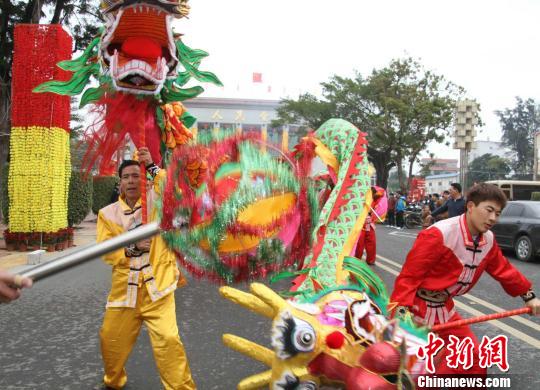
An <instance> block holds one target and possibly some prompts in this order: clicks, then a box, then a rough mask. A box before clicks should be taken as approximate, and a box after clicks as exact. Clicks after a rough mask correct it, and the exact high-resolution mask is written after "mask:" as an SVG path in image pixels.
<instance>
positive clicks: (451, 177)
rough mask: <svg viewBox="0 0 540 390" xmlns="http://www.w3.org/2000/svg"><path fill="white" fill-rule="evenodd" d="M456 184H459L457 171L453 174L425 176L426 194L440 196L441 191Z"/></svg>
mask: <svg viewBox="0 0 540 390" xmlns="http://www.w3.org/2000/svg"><path fill="white" fill-rule="evenodd" d="M456 182H459V171H458V172H454V173H445V174H440V175H431V176H426V184H425V186H426V187H425V188H426V193H427V194H434V193H436V194H441V193H442V192H443V191H445V190H447V189H448V188H450V184H452V183H456Z"/></svg>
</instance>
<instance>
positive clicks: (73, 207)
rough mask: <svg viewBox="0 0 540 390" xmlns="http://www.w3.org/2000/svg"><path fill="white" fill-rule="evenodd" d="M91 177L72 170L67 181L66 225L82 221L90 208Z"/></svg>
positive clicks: (91, 194)
mask: <svg viewBox="0 0 540 390" xmlns="http://www.w3.org/2000/svg"><path fill="white" fill-rule="evenodd" d="M92 196H93V193H92V178H91V177H87V178H85V177H84V174H83V173H82V172H80V171H72V172H71V178H70V181H69V195H68V226H75V225H78V224H80V223H81V222H82V221H84V218H86V216H87V215H88V213H89V212H90V209H91V208H92Z"/></svg>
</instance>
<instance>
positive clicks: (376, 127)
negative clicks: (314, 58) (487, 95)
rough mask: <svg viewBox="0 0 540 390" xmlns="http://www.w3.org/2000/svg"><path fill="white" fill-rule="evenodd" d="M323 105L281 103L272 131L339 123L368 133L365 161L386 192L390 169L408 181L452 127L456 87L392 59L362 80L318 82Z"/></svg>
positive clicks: (309, 100)
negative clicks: (427, 152)
mask: <svg viewBox="0 0 540 390" xmlns="http://www.w3.org/2000/svg"><path fill="white" fill-rule="evenodd" d="M321 85H322V87H323V99H318V98H316V97H315V96H313V95H309V94H306V95H302V96H300V98H299V99H298V100H283V101H282V104H281V107H280V108H279V109H278V115H279V118H278V119H277V120H276V121H275V122H273V123H272V125H273V126H275V125H279V124H282V123H294V124H299V125H303V126H308V127H312V128H316V127H318V126H319V125H320V124H321V123H322V122H324V121H325V120H327V119H329V118H331V117H335V118H343V119H345V120H348V121H349V122H351V123H353V124H355V125H356V126H357V127H359V128H360V129H361V130H362V131H364V132H367V133H368V139H369V146H368V156H369V159H370V161H371V162H372V163H373V165H374V166H375V169H376V171H377V183H378V185H381V186H384V187H386V184H387V180H388V173H389V170H390V168H391V167H392V166H397V167H398V175H399V182H400V183H401V184H400V187H403V186H405V179H404V178H405V173H404V172H403V169H402V168H401V167H402V164H403V163H404V162H408V164H409V176H410V175H411V174H412V169H413V165H414V164H415V162H416V161H417V159H418V156H419V154H420V153H421V152H423V151H424V150H425V148H426V146H427V144H428V143H429V142H431V141H437V142H443V141H444V139H445V136H446V135H448V133H449V130H450V128H451V126H452V121H453V115H454V108H455V101H456V99H457V98H459V97H460V96H461V94H462V93H463V89H462V88H461V87H458V86H456V85H455V84H453V83H451V82H449V81H447V80H446V79H445V78H444V76H441V75H437V74H435V73H433V72H432V71H429V70H426V69H425V68H424V67H423V66H422V65H421V64H420V63H419V62H418V61H416V60H414V59H412V58H404V59H394V60H392V61H390V63H389V64H388V65H387V66H386V67H384V68H382V69H375V70H373V71H372V73H371V74H370V75H369V76H368V77H363V76H362V75H361V74H360V73H357V74H356V76H355V77H354V78H348V77H341V76H337V75H334V76H333V77H331V78H330V80H329V81H327V82H323V83H322V84H321Z"/></svg>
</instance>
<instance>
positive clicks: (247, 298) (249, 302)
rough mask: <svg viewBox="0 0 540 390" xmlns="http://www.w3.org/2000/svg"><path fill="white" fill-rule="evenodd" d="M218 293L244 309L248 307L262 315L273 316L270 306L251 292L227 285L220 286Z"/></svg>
mask: <svg viewBox="0 0 540 390" xmlns="http://www.w3.org/2000/svg"><path fill="white" fill-rule="evenodd" d="M219 293H220V294H221V296H222V297H224V298H226V299H228V300H229V301H231V302H233V303H236V304H237V305H240V306H243V307H245V308H246V309H249V310H251V311H253V312H255V313H257V314H260V315H262V316H264V317H268V318H273V317H274V315H275V313H274V310H273V309H272V307H271V306H269V305H267V304H266V303H264V302H263V301H262V300H260V299H259V298H257V297H256V296H255V295H253V294H250V293H246V292H244V291H240V290H237V289H235V288H232V287H229V286H223V287H221V288H220V289H219Z"/></svg>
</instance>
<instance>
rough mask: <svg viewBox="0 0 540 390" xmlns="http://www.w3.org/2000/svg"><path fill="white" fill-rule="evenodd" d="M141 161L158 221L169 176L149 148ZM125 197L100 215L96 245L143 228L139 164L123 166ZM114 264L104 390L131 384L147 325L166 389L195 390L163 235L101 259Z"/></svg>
mask: <svg viewBox="0 0 540 390" xmlns="http://www.w3.org/2000/svg"><path fill="white" fill-rule="evenodd" d="M139 161H140V163H143V164H145V166H146V167H147V171H148V173H149V174H150V175H152V176H153V177H154V187H153V188H152V189H151V190H150V191H148V195H147V200H148V202H147V203H148V208H149V210H150V211H151V212H149V214H148V215H149V216H152V217H154V215H155V211H154V210H152V209H153V207H152V206H153V203H154V200H155V199H156V197H157V193H158V191H159V182H160V181H162V180H163V178H164V177H165V171H164V170H161V171H160V169H159V168H158V167H157V166H156V165H155V164H153V162H152V158H151V156H150V153H149V152H148V149H147V148H141V149H140V150H139ZM118 173H119V176H120V190H121V195H120V199H119V200H118V202H115V203H113V204H111V205H109V206H107V207H104V208H103V209H101V210H100V211H99V217H98V223H97V240H98V242H101V241H105V240H108V239H110V238H112V237H115V236H118V235H120V234H122V233H124V232H126V231H128V230H131V229H134V228H136V227H138V226H139V225H141V220H142V209H141V189H140V188H141V185H140V180H141V177H140V167H139V162H137V161H134V160H126V161H124V162H123V163H122V165H120V168H119V172H118ZM103 259H104V260H105V262H107V263H108V264H110V265H112V267H113V270H112V271H113V274H112V288H111V292H110V294H109V298H108V301H107V309H106V311H105V317H104V319H103V326H102V328H101V331H100V339H101V353H102V356H103V363H104V368H105V376H104V378H103V380H104V382H105V385H106V386H107V387H109V388H113V389H121V388H122V387H124V386H125V384H126V382H127V374H126V370H125V368H124V365H125V363H126V361H127V359H128V356H129V354H130V353H131V350H132V348H133V345H134V344H135V341H136V340H137V336H138V334H139V330H140V328H141V325H142V323H143V322H144V324H145V325H146V327H147V329H148V333H149V335H150V342H151V343H152V348H153V350H154V358H155V361H156V365H157V368H158V370H159V374H160V377H161V382H162V384H163V386H164V387H165V389H167V390H169V389H174V390H179V389H195V388H196V387H195V383H194V382H193V379H192V377H191V371H190V369H189V364H188V361H187V357H186V353H185V350H184V346H183V345H182V342H181V340H180V336H179V335H178V326H177V324H176V310H175V301H174V291H175V290H176V287H177V286H182V285H183V284H185V280H184V278H183V276H182V275H181V273H180V271H179V270H178V267H177V264H176V258H175V255H174V253H172V252H171V251H170V250H169V249H168V248H167V246H166V245H165V242H164V241H163V239H162V238H161V237H160V236H156V237H153V238H152V239H151V240H145V241H141V242H138V243H136V244H132V245H130V246H129V247H127V248H121V249H118V250H116V251H114V252H111V253H109V254H107V255H106V256H104V257H103Z"/></svg>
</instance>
